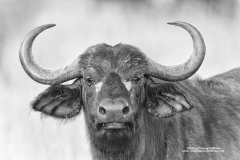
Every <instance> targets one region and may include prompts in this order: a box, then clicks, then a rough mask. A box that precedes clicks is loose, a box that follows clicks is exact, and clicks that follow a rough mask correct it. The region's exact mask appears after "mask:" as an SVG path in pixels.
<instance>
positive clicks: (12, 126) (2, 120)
mask: <svg viewBox="0 0 240 160" xmlns="http://www.w3.org/2000/svg"><path fill="white" fill-rule="evenodd" d="M239 4H240V0H181V1H180V0H72V1H63V0H51V1H47V0H41V1H37V0H21V1H19V0H0V159H1V160H16V159H18V160H33V159H34V160H56V159H57V160H77V159H84V160H90V159H91V156H90V150H89V143H88V138H87V133H86V129H85V123H84V117H83V116H84V115H83V114H81V115H80V116H79V117H78V118H77V119H76V120H74V121H71V122H68V123H66V124H65V123H63V122H60V121H57V120H54V119H52V118H42V117H41V116H40V114H39V113H36V112H33V111H31V109H30V102H31V101H32V100H33V99H34V97H36V96H37V95H38V94H39V93H40V92H42V91H43V90H44V89H46V88H47V86H46V85H41V84H38V83H36V82H34V81H33V80H31V79H30V78H29V77H28V76H27V75H26V74H25V72H24V71H23V69H22V67H21V65H20V62H19V58H18V50H19V47H20V44H21V41H22V40H23V38H24V36H25V35H26V33H27V32H29V31H30V30H31V29H33V28H35V27H37V26H39V25H43V24H48V23H55V24H57V26H56V27H54V28H52V29H49V30H47V31H45V32H44V33H42V34H41V35H40V36H38V38H37V39H36V40H35V43H34V48H33V53H34V57H35V59H36V61H37V62H38V63H39V64H40V65H42V66H44V67H46V68H49V69H57V68H59V67H63V66H65V65H67V64H69V63H71V62H72V61H73V59H75V58H76V57H77V56H78V55H79V54H81V53H83V52H84V51H85V50H86V48H88V47H89V46H91V45H93V44H97V43H107V44H110V45H115V44H117V43H120V42H121V43H128V44H131V45H134V46H137V47H139V48H140V49H141V50H142V51H143V52H144V53H146V54H147V55H148V56H149V57H151V58H152V59H154V60H156V61H157V62H159V63H161V64H164V65H174V64H179V63H182V62H184V61H185V60H186V59H187V58H188V57H189V56H190V54H191V52H192V40H191V38H190V36H189V35H188V33H187V32H186V31H184V30H183V29H181V28H179V27H174V26H170V25H167V24H166V23H167V22H169V21H175V20H180V21H185V22H188V23H191V24H192V25H194V26H195V27H197V28H198V29H199V30H200V32H201V33H202V35H203V37H204V39H205V42H206V47H207V53H206V57H205V60H204V63H203V64H202V66H201V68H200V69H199V71H198V72H197V75H198V76H200V77H202V78H207V77H210V76H213V75H215V74H218V73H222V72H225V71H228V70H230V69H232V68H234V67H238V66H240V29H239V28H240V13H239V9H240V8H239Z"/></svg>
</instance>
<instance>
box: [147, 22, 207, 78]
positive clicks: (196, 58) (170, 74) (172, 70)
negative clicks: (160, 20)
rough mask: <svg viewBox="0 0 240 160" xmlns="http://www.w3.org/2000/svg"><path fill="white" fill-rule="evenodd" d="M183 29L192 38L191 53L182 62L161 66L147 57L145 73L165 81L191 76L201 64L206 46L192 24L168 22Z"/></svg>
mask: <svg viewBox="0 0 240 160" xmlns="http://www.w3.org/2000/svg"><path fill="white" fill-rule="evenodd" d="M168 24H170V25H175V26H179V27H182V28H183V29H185V30H186V31H187V32H188V33H189V34H190V35H191V37H192V40H193V53H192V55H191V57H190V58H189V59H188V60H187V61H186V62H185V63H183V64H180V65H176V66H163V65H160V64H158V63H156V62H154V61H153V60H151V59H149V58H148V72H147V74H148V75H150V76H153V77H156V78H159V79H162V80H166V81H181V80H184V79H187V78H189V77H190V76H192V75H193V74H194V73H195V72H196V71H197V70H198V68H199V67H200V66H201V64H202V62H203V59H204V56H205V52H206V48H205V43H204V40H203V38H202V35H201V34H200V32H199V31H198V30H197V29H196V28H195V27H193V26H192V25H190V24H188V23H185V22H169V23H168Z"/></svg>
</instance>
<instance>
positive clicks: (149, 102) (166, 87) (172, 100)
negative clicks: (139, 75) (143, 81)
mask: <svg viewBox="0 0 240 160" xmlns="http://www.w3.org/2000/svg"><path fill="white" fill-rule="evenodd" d="M146 87H147V88H146V97H147V99H146V107H147V111H148V112H149V113H150V114H152V115H153V116H157V117H163V118H165V117H170V116H174V115H175V114H177V113H181V112H184V111H187V110H190V109H191V108H193V105H192V104H191V103H190V101H189V100H188V98H187V95H186V93H184V92H183V91H182V90H181V89H180V88H179V87H178V86H177V85H174V84H173V83H160V84H157V83H153V82H151V83H149V84H148V85H147V86H146Z"/></svg>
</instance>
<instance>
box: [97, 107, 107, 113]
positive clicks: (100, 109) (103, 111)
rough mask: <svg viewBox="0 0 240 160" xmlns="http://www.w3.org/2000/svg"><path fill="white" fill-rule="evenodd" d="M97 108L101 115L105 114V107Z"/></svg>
mask: <svg viewBox="0 0 240 160" xmlns="http://www.w3.org/2000/svg"><path fill="white" fill-rule="evenodd" d="M98 110H99V113H100V114H102V115H104V114H106V109H105V108H103V107H99V109H98Z"/></svg>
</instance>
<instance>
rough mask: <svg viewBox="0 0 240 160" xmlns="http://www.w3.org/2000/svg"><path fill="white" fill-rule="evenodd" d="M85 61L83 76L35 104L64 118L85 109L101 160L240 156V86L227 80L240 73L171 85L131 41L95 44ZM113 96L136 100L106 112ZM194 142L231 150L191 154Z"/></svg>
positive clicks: (51, 90) (49, 91)
mask: <svg viewBox="0 0 240 160" xmlns="http://www.w3.org/2000/svg"><path fill="white" fill-rule="evenodd" d="M80 63H81V68H82V71H83V77H79V78H78V79H76V80H75V82H74V83H73V84H71V85H53V86H51V87H50V88H48V89H47V90H46V91H45V92H43V93H41V94H40V95H39V96H38V97H37V98H36V100H35V101H34V102H33V103H32V107H33V109H34V110H36V111H41V112H42V113H44V114H46V115H50V116H52V117H56V118H61V119H66V118H72V117H74V116H76V115H78V114H79V113H80V111H81V110H82V109H83V110H84V113H85V118H86V122H87V126H88V133H89V138H90V141H91V146H92V154H93V158H94V159H96V160H97V159H99V160H100V159H101V160H110V159H111V160H156V159H168V160H172V159H180V160H186V159H189V160H190V159H199V160H200V159H231V158H232V159H238V158H239V157H238V156H239V154H237V150H238V149H239V143H237V142H239V135H238V134H237V131H240V129H239V127H237V126H236V124H237V123H238V124H239V122H240V121H239V116H237V115H236V114H234V112H235V113H236V112H238V113H239V106H240V101H239V94H237V93H239V88H236V87H234V89H235V90H234V93H236V94H233V93H232V92H233V89H231V87H230V88H228V87H227V85H228V83H226V82H227V81H228V80H229V79H234V76H232V75H234V73H235V72H236V71H235V72H234V73H232V74H230V75H229V74H223V75H221V76H220V77H216V78H215V77H213V78H211V79H209V80H204V81H203V80H192V81H190V80H185V81H182V82H174V83H168V82H164V81H162V80H159V79H156V78H151V77H147V76H145V72H146V61H145V59H144V57H143V56H142V53H141V51H139V50H138V49H137V48H135V47H132V46H129V45H123V44H119V45H116V46H113V47H112V46H108V45H106V44H101V45H96V46H93V47H90V48H89V49H88V50H87V51H86V52H85V53H84V54H83V55H81V62H80ZM237 71H238V70H237ZM226 75H229V76H226ZM222 77H224V79H222ZM226 77H230V78H228V79H227V78H226ZM222 81H224V83H223V82H222ZM234 85H235V86H237V85H239V82H236V84H234ZM236 91H238V92H236ZM209 93H211V94H209ZM116 99H117V100H116ZM109 100H110V101H112V100H116V101H114V103H111V104H113V105H115V106H117V107H121V105H122V104H124V105H125V106H128V107H129V109H128V110H127V112H126V114H124V110H122V112H116V109H117V108H114V110H113V111H114V112H113V111H112V110H111V112H112V113H111V114H110V115H109V116H106V115H105V111H104V110H103V111H102V112H100V111H101V109H100V107H101V105H102V104H104V105H105V106H108V104H109V103H106V102H108V101H109ZM123 102H124V103H123ZM229 106H230V107H229ZM110 108H111V105H110ZM123 109H124V108H123ZM103 113H104V114H103ZM115 113H118V114H115ZM120 113H121V114H120ZM113 115H114V116H113ZM113 122H118V123H117V124H115V123H113ZM102 124H106V126H105V127H104V126H103V125H102ZM107 124H110V125H107ZM186 147H220V148H221V149H223V150H224V151H225V152H224V153H217V154H216V153H187V152H183V150H186Z"/></svg>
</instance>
